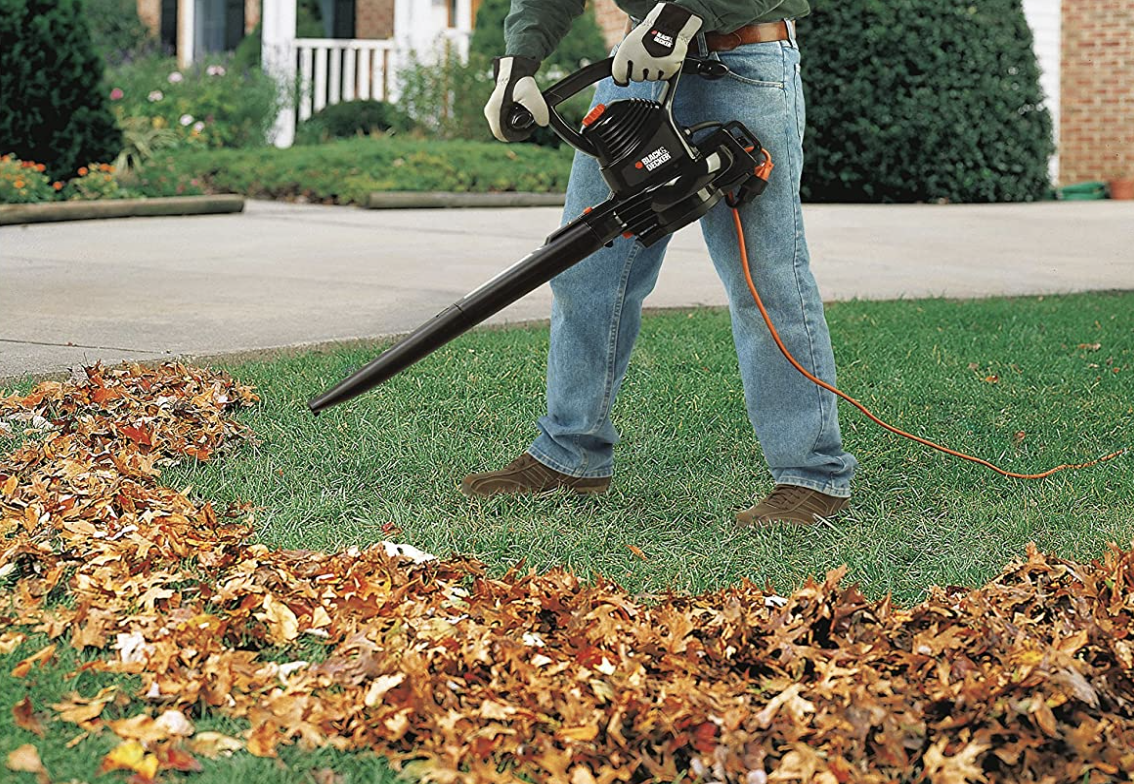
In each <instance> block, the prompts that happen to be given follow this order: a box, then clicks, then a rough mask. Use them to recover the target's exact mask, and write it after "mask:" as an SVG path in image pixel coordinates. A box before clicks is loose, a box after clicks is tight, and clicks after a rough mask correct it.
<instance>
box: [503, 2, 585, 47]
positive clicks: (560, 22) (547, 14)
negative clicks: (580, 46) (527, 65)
mask: <svg viewBox="0 0 1134 784" xmlns="http://www.w3.org/2000/svg"><path fill="white" fill-rule="evenodd" d="M585 6H586V0H512V10H511V11H509V12H508V16H507V17H505V19H504V47H505V51H504V52H503V54H511V55H523V56H524V57H531V58H532V59H534V60H543V59H544V58H546V57H547V56H548V55H549V54H551V53H552V52H553V51H554V50H555V47H556V46H557V45H558V44H559V42H560V41H561V40H562V39H563V36H565V35H567V33H568V31H569V30H570V29H571V22H572V21H574V19H575V17H576V16H578V15H579V14H581V13H583V9H584V7H585Z"/></svg>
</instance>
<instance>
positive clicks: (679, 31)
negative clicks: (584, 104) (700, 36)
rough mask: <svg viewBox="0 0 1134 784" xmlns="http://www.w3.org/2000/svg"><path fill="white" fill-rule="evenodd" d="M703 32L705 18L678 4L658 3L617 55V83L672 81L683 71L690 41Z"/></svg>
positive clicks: (615, 78)
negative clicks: (702, 18)
mask: <svg viewBox="0 0 1134 784" xmlns="http://www.w3.org/2000/svg"><path fill="white" fill-rule="evenodd" d="M700 29H701V17H699V16H697V15H696V14H694V13H693V12H692V11H690V10H689V9H687V8H682V7H681V6H679V5H677V4H676V3H658V4H657V5H656V6H654V10H652V11H650V13H649V14H647V15H646V18H645V19H643V20H642V23H641V24H640V25H638V26H637V27H635V28H634V29H633V30H631V31H630V32H629V33H627V34H626V37H625V38H624V39H623V40H622V43H621V44H619V45H618V51H617V52H615V54H614V65H613V66H611V72H612V75H613V76H614V81H615V82H616V83H617V84H620V85H623V86H625V85H627V84H629V83H630V82H631V81H635V82H643V81H655V80H659V79H668V78H669V77H671V76H673V75H674V74H675V73H677V72H678V71H679V70H680V69H681V64H682V62H684V60H685V51H686V50H687V49H688V48H689V41H690V39H692V38H693V36H694V35H696V34H697V31H698V30H700Z"/></svg>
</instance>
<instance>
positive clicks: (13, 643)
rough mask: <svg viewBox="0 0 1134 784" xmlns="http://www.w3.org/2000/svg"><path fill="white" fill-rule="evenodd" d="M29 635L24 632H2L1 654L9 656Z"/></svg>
mask: <svg viewBox="0 0 1134 784" xmlns="http://www.w3.org/2000/svg"><path fill="white" fill-rule="evenodd" d="M27 638H28V636H27V635H26V634H24V633H23V632H4V633H3V634H0V656H7V655H8V654H9V653H11V652H12V651H14V650H16V648H19V647H20V645H21V644H23V641H24V640H26V639H27Z"/></svg>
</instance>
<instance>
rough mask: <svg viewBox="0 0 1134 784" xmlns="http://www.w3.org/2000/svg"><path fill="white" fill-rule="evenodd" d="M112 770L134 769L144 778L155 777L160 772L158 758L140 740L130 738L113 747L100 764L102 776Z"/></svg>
mask: <svg viewBox="0 0 1134 784" xmlns="http://www.w3.org/2000/svg"><path fill="white" fill-rule="evenodd" d="M112 770H132V771H134V772H135V773H137V774H139V775H140V776H142V777H143V778H146V779H153V777H154V776H156V775H157V772H158V758H157V755H155V754H151V753H149V752H147V751H146V747H145V746H143V745H142V744H141V743H139V742H138V741H136V740H128V741H126V742H125V743H120V744H118V745H117V746H115V747H114V748H113V749H111V750H110V752H108V753H107V755H106V756H105V757H103V758H102V762H101V763H100V764H99V766H98V774H99V775H100V776H101V775H102V774H103V773H109V772H110V771H112Z"/></svg>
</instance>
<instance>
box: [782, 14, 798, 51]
mask: <svg viewBox="0 0 1134 784" xmlns="http://www.w3.org/2000/svg"><path fill="white" fill-rule="evenodd" d="M784 24H785V25H786V26H787V34H788V41H790V42H791V46H792V48H793V49H798V48H799V42H798V41H796V40H795V20H794V19H785V20H784Z"/></svg>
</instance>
